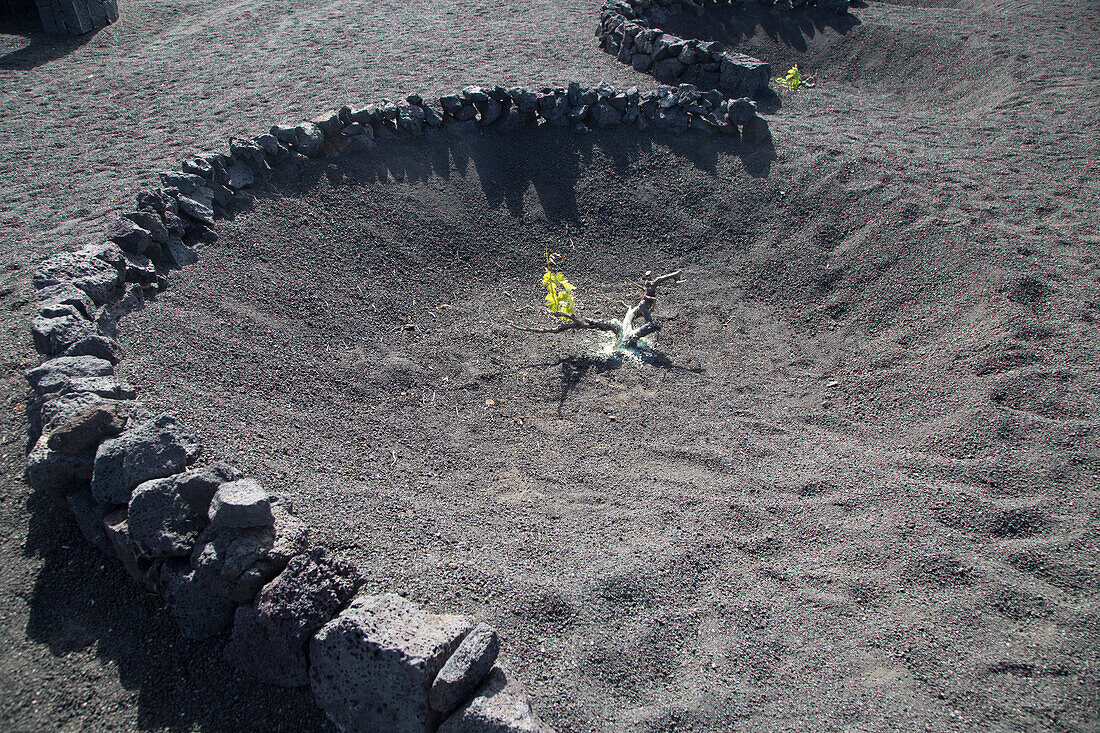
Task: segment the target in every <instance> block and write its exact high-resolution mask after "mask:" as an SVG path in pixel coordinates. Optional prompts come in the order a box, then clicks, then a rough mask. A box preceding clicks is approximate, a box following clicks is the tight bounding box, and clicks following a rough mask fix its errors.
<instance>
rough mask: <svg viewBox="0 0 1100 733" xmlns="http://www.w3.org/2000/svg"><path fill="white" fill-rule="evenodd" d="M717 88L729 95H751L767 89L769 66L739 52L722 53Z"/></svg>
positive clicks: (769, 75)
mask: <svg viewBox="0 0 1100 733" xmlns="http://www.w3.org/2000/svg"><path fill="white" fill-rule="evenodd" d="M721 63H722V67H721V72H720V76H719V82H718V86H719V88H720V89H721V90H722V91H723V92H725V93H726V94H728V95H729V96H731V97H751V96H753V95H754V94H756V93H758V92H760V91H762V90H764V89H767V88H768V82H769V81H770V80H771V66H769V65H768V64H766V63H765V62H763V61H761V60H759V59H754V58H753V57H752V56H745V55H744V54H740V53H725V54H723V55H722V61H721Z"/></svg>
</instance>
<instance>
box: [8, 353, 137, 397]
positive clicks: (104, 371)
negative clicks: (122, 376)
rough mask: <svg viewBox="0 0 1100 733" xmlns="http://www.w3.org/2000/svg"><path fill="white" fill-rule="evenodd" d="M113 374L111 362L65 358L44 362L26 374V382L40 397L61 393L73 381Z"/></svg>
mask: <svg viewBox="0 0 1100 733" xmlns="http://www.w3.org/2000/svg"><path fill="white" fill-rule="evenodd" d="M114 373H115V368H114V366H112V364H111V362H109V361H105V360H103V359H97V358H95V357H93V356H77V357H65V356H61V357H58V358H56V359H50V360H49V361H44V362H42V363H41V364H39V365H38V366H36V367H34V368H33V369H28V370H27V372H26V377H27V382H28V383H29V384H30V385H31V389H33V390H34V392H35V394H36V395H38V396H39V397H41V396H42V395H44V394H49V393H51V392H61V391H63V390H64V388H65V387H66V385H68V384H70V383H71V382H72V381H73V380H74V379H79V378H81V377H104V376H108V375H112V374H114Z"/></svg>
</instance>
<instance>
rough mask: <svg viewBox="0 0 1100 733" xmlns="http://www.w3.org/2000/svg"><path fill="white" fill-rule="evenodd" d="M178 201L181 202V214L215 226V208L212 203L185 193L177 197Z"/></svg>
mask: <svg viewBox="0 0 1100 733" xmlns="http://www.w3.org/2000/svg"><path fill="white" fill-rule="evenodd" d="M207 190H209V189H207ZM176 201H177V202H178V203H179V207H180V213H181V214H183V215H185V216H187V217H188V218H190V219H193V220H195V221H197V222H199V223H200V224H205V225H207V226H210V227H212V226H214V208H213V207H212V206H211V205H210V204H206V203H203V202H202V201H198V200H196V199H193V198H191V197H190V196H187V195H184V194H183V193H181V194H180V195H179V196H177V197H176Z"/></svg>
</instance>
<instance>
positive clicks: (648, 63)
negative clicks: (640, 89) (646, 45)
mask: <svg viewBox="0 0 1100 733" xmlns="http://www.w3.org/2000/svg"><path fill="white" fill-rule="evenodd" d="M630 65H631V66H633V67H634V70H635V71H640V72H643V73H644V72H646V71H649V69H650V67H652V66H653V57H652V56H650V55H649V54H647V53H636V54H634V55H633V56H631V57H630Z"/></svg>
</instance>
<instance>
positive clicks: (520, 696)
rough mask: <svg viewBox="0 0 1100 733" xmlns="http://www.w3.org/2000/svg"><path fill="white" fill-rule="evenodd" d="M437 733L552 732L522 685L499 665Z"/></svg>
mask: <svg viewBox="0 0 1100 733" xmlns="http://www.w3.org/2000/svg"><path fill="white" fill-rule="evenodd" d="M438 733H553V729H552V728H550V726H548V725H546V723H543V722H542V721H541V720H539V719H538V718H537V717H536V716H535V713H534V712H533V711H532V710H531V703H530V702H529V701H528V698H527V695H526V693H524V691H523V687H522V686H521V685H520V684H519V682H517V681H516V680H513V679H511V677H510V675H509V674H508V673H507V672H506V671H505V670H504V669H503V668H502V667H500V666H499V665H498V666H496V667H493V669H492V671H491V672H489V675H488V677H487V678H486V680H485V683H484V684H483V685H482V686H481V687H480V688H479V689H478V691H477V695H476V696H475V697H474V698H473V699H472V700H470V702H469V703H467V704H466V705H464V706H463V707H461V708H459V709H458V710H457V711H455V713H454V714H453V715H452V716H451V717H449V718H447V720H446V721H444V723H443V725H441V726H440V727H439V732H438Z"/></svg>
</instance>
